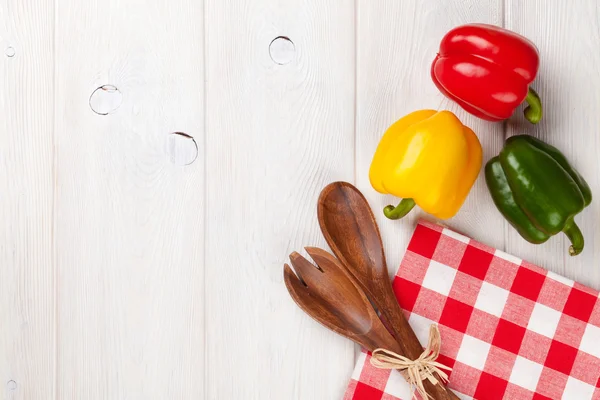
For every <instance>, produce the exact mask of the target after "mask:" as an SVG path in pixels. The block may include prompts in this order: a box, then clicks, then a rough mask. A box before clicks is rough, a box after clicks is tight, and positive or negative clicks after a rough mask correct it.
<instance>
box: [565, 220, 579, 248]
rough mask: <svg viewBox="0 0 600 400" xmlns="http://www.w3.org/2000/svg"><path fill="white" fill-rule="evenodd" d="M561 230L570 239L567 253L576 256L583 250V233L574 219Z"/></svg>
mask: <svg viewBox="0 0 600 400" xmlns="http://www.w3.org/2000/svg"><path fill="white" fill-rule="evenodd" d="M563 232H564V233H565V235H567V237H568V238H569V240H570V241H571V247H569V254H570V255H572V256H576V255H577V254H579V253H581V252H582V251H583V234H582V233H581V231H580V230H579V227H578V226H577V224H576V223H575V221H573V220H571V221H570V222H567V224H566V225H565V229H563Z"/></svg>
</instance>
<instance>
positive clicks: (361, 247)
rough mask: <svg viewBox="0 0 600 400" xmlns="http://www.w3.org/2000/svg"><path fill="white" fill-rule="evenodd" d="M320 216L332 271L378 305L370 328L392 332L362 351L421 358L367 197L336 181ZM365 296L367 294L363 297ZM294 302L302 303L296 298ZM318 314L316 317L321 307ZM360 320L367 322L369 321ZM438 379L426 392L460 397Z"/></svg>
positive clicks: (420, 348)
mask: <svg viewBox="0 0 600 400" xmlns="http://www.w3.org/2000/svg"><path fill="white" fill-rule="evenodd" d="M317 215H318V218H319V226H320V227H321V232H322V233H323V236H324V237H325V241H326V242H327V244H328V245H329V247H330V248H331V251H332V253H333V254H334V256H335V257H334V258H333V260H334V261H336V262H334V263H333V264H334V267H335V266H337V268H338V269H339V268H341V269H343V270H345V271H346V275H348V276H349V277H352V278H353V279H351V281H352V280H354V285H356V286H357V287H359V288H360V289H362V291H363V292H364V294H365V295H366V296H368V298H369V299H370V301H371V302H372V305H371V304H368V308H369V309H372V307H373V306H374V308H375V309H376V310H378V314H373V315H374V316H375V319H376V321H375V322H373V324H372V325H381V328H383V331H386V327H387V328H388V329H389V332H390V333H391V334H392V336H391V342H392V345H391V347H389V346H390V345H389V344H386V343H384V342H380V343H376V342H375V343H371V345H373V346H374V347H373V346H368V345H365V344H363V346H364V348H365V349H367V350H369V351H374V350H375V349H378V348H384V349H387V350H391V351H393V352H395V353H397V354H400V355H402V356H404V357H407V358H408V359H410V360H416V359H418V358H419V356H421V354H422V353H423V346H422V345H421V343H419V339H418V338H417V336H416V335H415V332H414V331H413V329H412V328H411V326H410V325H409V324H408V321H407V319H406V318H405V315H404V313H403V311H402V309H401V308H400V305H399V304H398V300H397V299H396V296H395V294H394V290H393V289H392V281H391V280H390V279H389V276H388V274H389V269H388V267H387V264H386V260H385V256H384V249H383V241H382V239H381V236H380V233H379V228H378V226H377V222H376V221H375V216H374V215H373V211H372V210H371V207H370V206H369V204H368V202H367V199H366V198H365V197H364V195H363V194H362V193H361V192H360V191H359V190H358V189H357V188H356V187H355V186H353V185H351V184H350V183H348V182H334V183H331V184H329V185H327V186H326V187H325V188H324V189H323V191H322V192H321V194H320V196H319V206H318V211H317ZM313 259H314V257H313ZM337 260H339V261H337ZM293 261H294V260H293V259H292V262H293ZM317 264H318V265H319V267H321V269H322V270H324V271H325V274H322V276H321V278H322V279H323V276H326V273H327V269H325V267H324V266H322V265H321V264H319V263H317ZM294 268H295V270H296V272H299V273H300V276H301V278H302V280H303V282H305V283H306V284H307V285H308V292H310V293H312V290H311V286H312V285H311V283H310V282H308V281H307V280H306V279H304V275H302V271H298V269H297V268H296V264H294ZM311 271H312V270H311ZM286 277H287V276H286ZM318 283H319V281H317V282H316V284H318ZM286 286H288V290H289V286H290V285H289V284H288V281H287V280H286ZM305 292H306V291H305ZM363 297H365V296H364V295H363ZM343 298H344V296H340V295H338V296H337V298H334V299H333V302H332V304H337V308H341V306H340V299H343ZM365 299H366V297H365ZM296 301H297V302H298V300H297V299H296ZM309 302H310V300H309ZM299 304H300V303H299ZM321 309H323V307H321ZM316 311H317V314H318V309H317V310H316ZM371 311H372V310H371ZM336 314H339V312H337V313H336ZM312 315H314V313H313V314H312ZM378 315H379V316H378ZM379 318H381V320H382V321H385V322H386V325H385V326H384V325H383V324H380V323H379ZM359 319H360V320H362V321H368V320H369V319H370V318H367V317H363V318H359ZM394 338H395V339H394ZM355 342H357V343H359V344H362V342H360V341H356V340H355ZM388 342H389V341H388ZM394 342H395V343H394ZM436 378H437V379H438V381H439V384H433V383H432V382H429V381H426V382H423V386H424V389H425V391H426V393H428V394H429V395H430V396H431V397H432V398H434V399H437V400H443V399H454V398H456V399H458V397H456V396H455V395H454V394H453V393H452V392H449V391H448V389H447V388H446V387H444V385H443V381H442V379H440V377H438V376H436Z"/></svg>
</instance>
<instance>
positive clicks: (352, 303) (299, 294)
mask: <svg viewBox="0 0 600 400" xmlns="http://www.w3.org/2000/svg"><path fill="white" fill-rule="evenodd" d="M306 251H307V252H308V254H309V255H310V256H311V257H312V259H313V260H314V261H315V263H316V264H317V265H318V267H315V266H314V265H313V264H312V263H310V262H309V261H308V260H306V259H305V258H304V257H302V256H301V255H300V254H298V253H295V252H294V253H292V254H291V255H290V261H291V263H292V266H293V267H294V270H295V271H296V274H297V275H298V276H296V275H295V274H294V272H293V271H292V270H291V268H290V266H289V265H287V264H285V266H284V270H283V273H284V281H285V286H286V287H287V290H288V292H289V293H290V295H291V296H292V299H294V301H295V302H296V304H298V306H299V307H300V308H301V309H302V310H303V311H304V312H306V313H307V314H308V315H310V316H311V317H312V318H313V319H315V320H316V321H318V322H319V323H321V324H322V325H324V326H325V327H326V328H329V329H330V330H332V331H334V332H336V333H338V334H340V335H342V336H344V337H346V338H348V339H350V340H352V341H354V342H355V343H357V344H359V345H360V346H362V347H364V348H365V349H367V350H370V351H373V350H375V349H377V348H385V349H388V350H391V351H393V352H395V353H400V352H401V350H402V349H401V346H400V344H399V343H398V342H397V341H396V340H395V339H394V338H393V337H392V336H391V334H390V333H389V332H388V331H387V329H386V328H385V326H383V323H382V322H381V320H380V319H379V317H378V316H377V314H376V313H375V310H374V309H373V306H372V305H371V303H370V302H369V299H368V298H367V297H366V296H365V294H364V293H363V292H362V290H361V289H360V288H359V286H358V284H357V283H356V282H355V280H354V279H353V278H352V276H351V275H349V274H348V272H347V270H346V268H345V267H344V266H343V265H342V264H341V263H340V262H339V261H338V260H337V259H336V258H335V257H333V256H332V255H331V254H329V253H327V252H326V251H324V250H321V249H318V248H314V247H307V248H306ZM400 354H401V353H400ZM423 385H424V387H425V390H426V391H427V393H429V394H430V395H431V396H432V397H433V398H434V399H435V400H458V397H456V396H455V395H454V394H452V393H451V392H450V391H446V389H445V388H444V387H443V386H441V385H433V384H432V383H431V382H429V381H427V380H426V381H424V382H423Z"/></svg>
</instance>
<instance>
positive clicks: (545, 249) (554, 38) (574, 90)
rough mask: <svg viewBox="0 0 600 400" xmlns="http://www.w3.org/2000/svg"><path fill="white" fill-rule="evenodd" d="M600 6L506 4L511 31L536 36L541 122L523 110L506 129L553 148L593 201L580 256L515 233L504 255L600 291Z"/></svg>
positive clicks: (583, 224)
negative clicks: (528, 118)
mask: <svg viewBox="0 0 600 400" xmlns="http://www.w3.org/2000/svg"><path fill="white" fill-rule="evenodd" d="M599 7H600V3H598V2H597V1H594V0H587V1H586V0H581V1H576V2H563V1H560V0H549V1H546V0H531V1H526V2H523V1H518V0H506V18H505V20H506V27H507V28H509V29H512V30H514V31H515V32H518V33H520V34H523V35H524V36H526V37H528V38H529V39H531V40H532V41H533V42H534V43H535V44H536V45H537V47H538V49H539V51H540V56H541V66H540V71H539V73H538V78H537V79H536V81H535V82H534V83H533V87H534V88H535V90H536V91H537V92H538V93H539V94H540V96H541V98H542V102H543V106H544V118H543V119H542V121H541V122H540V123H539V125H537V126H531V125H530V124H527V123H526V121H525V120H524V118H523V117H522V113H521V112H518V113H517V114H516V118H513V119H511V121H509V123H508V124H507V136H512V135H516V134H530V135H534V136H536V137H537V138H539V139H541V140H543V141H545V142H547V143H550V144H552V145H554V146H556V147H557V148H558V149H559V150H560V151H562V152H563V153H564V154H565V156H566V157H567V159H569V161H570V162H571V163H572V164H573V166H575V168H577V169H578V170H579V172H580V173H581V174H582V175H583V176H584V177H585V179H586V181H587V182H588V184H589V185H590V187H591V189H592V194H593V196H595V198H594V199H593V201H592V204H591V205H590V206H589V207H587V208H586V209H585V210H584V211H583V212H582V213H581V214H579V216H577V217H576V218H575V221H576V222H577V224H578V225H579V227H580V228H581V231H582V232H583V235H584V236H585V248H584V250H583V252H582V253H581V254H580V255H578V256H576V257H571V256H569V254H568V247H569V241H568V239H567V238H566V237H565V236H564V235H562V234H559V235H557V236H555V237H553V238H551V239H550V240H549V241H547V242H546V243H544V244H543V245H539V246H534V245H531V244H529V243H527V242H526V241H525V240H523V239H522V238H521V237H520V236H519V234H518V233H517V232H516V231H515V230H513V229H512V228H511V229H508V230H507V238H506V245H507V250H508V251H509V252H510V253H512V254H514V255H516V256H519V257H522V258H523V259H526V260H528V261H530V262H532V263H534V264H538V265H540V266H542V267H544V268H548V269H550V270H552V271H555V272H557V273H560V274H562V275H565V276H567V277H569V278H572V279H574V280H577V281H579V282H581V283H583V284H587V285H590V286H592V287H594V288H596V289H600V269H599V268H598V260H599V259H600V231H599V230H598V220H599V218H600V198H599V196H600V164H599V163H598V150H600V132H599V130H598V126H600V91H598V87H599V85H600V79H599V78H598V72H597V71H598V69H599V68H600V54H599V53H598V51H597V49H598V48H599V47H600V28H599V27H600V8H599Z"/></svg>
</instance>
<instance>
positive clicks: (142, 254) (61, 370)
mask: <svg viewBox="0 0 600 400" xmlns="http://www.w3.org/2000/svg"><path fill="white" fill-rule="evenodd" d="M56 12H57V25H56V28H57V32H56V51H57V56H56V60H57V67H56V93H57V94H56V99H57V101H56V160H57V168H56V170H57V172H56V180H57V181H56V184H57V208H56V223H55V226H56V259H57V268H58V293H57V294H58V298H57V301H58V304H59V308H58V343H57V351H58V371H57V374H58V377H57V399H86V400H93V399H194V398H196V399H197V398H203V393H204V380H203V377H204V324H203V320H204V316H203V296H204V294H203V291H204V282H203V275H204V272H203V242H204V237H203V232H204V226H203V215H204V179H203V177H204V168H203V165H204V162H203V159H204V155H203V150H204V148H203V143H204V129H203V126H204V112H203V109H204V103H203V93H204V84H203V81H204V78H203V75H204V70H203V64H204V62H203V41H204V38H203V37H204V35H203V32H204V28H203V19H204V18H203V4H202V1H196V0H154V1H152V2H147V1H142V0H133V1H127V2H123V1H100V0H97V1H86V2H81V1H79V0H63V1H60V2H58V3H57V8H56ZM104 85H114V87H112V86H104ZM99 87H103V88H102V89H100V90H99V91H97V92H96V93H95V94H94V96H92V97H91V94H92V93H93V92H94V91H95V90H96V89H97V88H99ZM115 87H116V89H115ZM117 90H118V91H117ZM90 105H91V106H92V107H93V108H94V109H95V111H96V112H94V111H93V110H92V109H91V108H90ZM102 114H107V115H102ZM176 131H181V132H184V133H186V134H188V135H191V136H192V137H193V139H190V138H187V137H185V136H181V135H179V136H170V133H172V132H176ZM194 141H195V144H194ZM196 146H197V147H198V149H199V156H198V159H197V160H196V161H195V162H193V163H192V164H190V165H187V166H184V165H180V164H186V163H188V162H190V161H193V155H194V153H195V147H196ZM190 154H191V155H190Z"/></svg>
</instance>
